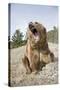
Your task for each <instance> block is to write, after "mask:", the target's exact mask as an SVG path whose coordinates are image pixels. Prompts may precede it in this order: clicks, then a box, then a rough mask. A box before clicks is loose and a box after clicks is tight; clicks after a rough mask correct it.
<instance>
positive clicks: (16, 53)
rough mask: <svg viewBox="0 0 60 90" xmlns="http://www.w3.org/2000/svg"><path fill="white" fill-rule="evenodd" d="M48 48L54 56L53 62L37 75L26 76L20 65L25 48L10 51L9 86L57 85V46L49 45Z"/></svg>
mask: <svg viewBox="0 0 60 90" xmlns="http://www.w3.org/2000/svg"><path fill="white" fill-rule="evenodd" d="M49 48H50V50H51V51H52V52H53V53H54V55H55V61H54V62H52V63H49V64H47V65H46V66H45V67H43V68H42V71H39V72H38V73H37V74H34V73H31V74H28V75H27V74H26V73H25V68H24V66H23V64H22V57H23V56H24V53H25V46H22V47H19V48H16V49H11V52H10V53H11V60H10V67H11V73H10V80H11V86H31V85H47V84H48V85H49V84H58V45H57V44H52V43H49Z"/></svg>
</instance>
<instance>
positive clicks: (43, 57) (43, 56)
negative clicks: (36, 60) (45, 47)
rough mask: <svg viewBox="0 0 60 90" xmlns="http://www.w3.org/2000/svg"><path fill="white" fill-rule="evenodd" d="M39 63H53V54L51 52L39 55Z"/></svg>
mask: <svg viewBox="0 0 60 90" xmlns="http://www.w3.org/2000/svg"><path fill="white" fill-rule="evenodd" d="M40 61H43V62H44V63H46V64H47V63H50V62H53V61H54V54H53V53H52V52H50V53H47V54H43V53H41V54H40Z"/></svg>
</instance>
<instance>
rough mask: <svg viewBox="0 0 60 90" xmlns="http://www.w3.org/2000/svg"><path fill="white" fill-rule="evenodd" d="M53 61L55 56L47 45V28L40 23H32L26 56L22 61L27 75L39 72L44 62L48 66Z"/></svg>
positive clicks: (28, 31)
mask: <svg viewBox="0 0 60 90" xmlns="http://www.w3.org/2000/svg"><path fill="white" fill-rule="evenodd" d="M53 60H54V55H53V53H52V52H51V51H50V50H49V47H48V43H47V32H46V28H45V27H44V26H43V25H42V24H40V23H38V22H30V23H29V25H28V29H27V45H26V54H25V56H24V58H23V59H22V61H23V64H24V66H25V68H26V73H31V72H36V71H38V70H39V69H40V65H41V62H42V61H43V62H44V63H46V64H47V63H49V62H51V61H53Z"/></svg>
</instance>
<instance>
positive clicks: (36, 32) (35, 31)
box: [31, 28, 38, 36]
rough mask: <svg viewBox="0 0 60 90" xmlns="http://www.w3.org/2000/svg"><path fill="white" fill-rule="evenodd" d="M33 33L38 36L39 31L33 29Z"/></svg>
mask: <svg viewBox="0 0 60 90" xmlns="http://www.w3.org/2000/svg"><path fill="white" fill-rule="evenodd" d="M31 32H32V33H33V34H34V35H35V36H37V35H38V31H37V30H36V28H34V29H32V30H31Z"/></svg>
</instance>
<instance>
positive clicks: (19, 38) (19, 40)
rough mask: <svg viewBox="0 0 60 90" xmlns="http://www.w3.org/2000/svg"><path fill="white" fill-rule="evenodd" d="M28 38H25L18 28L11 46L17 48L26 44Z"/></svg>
mask: <svg viewBox="0 0 60 90" xmlns="http://www.w3.org/2000/svg"><path fill="white" fill-rule="evenodd" d="M25 43H26V40H23V34H22V33H21V32H20V30H19V29H18V30H16V32H15V33H14V35H13V36H12V42H11V48H17V47H19V46H22V45H25Z"/></svg>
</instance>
